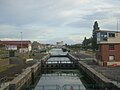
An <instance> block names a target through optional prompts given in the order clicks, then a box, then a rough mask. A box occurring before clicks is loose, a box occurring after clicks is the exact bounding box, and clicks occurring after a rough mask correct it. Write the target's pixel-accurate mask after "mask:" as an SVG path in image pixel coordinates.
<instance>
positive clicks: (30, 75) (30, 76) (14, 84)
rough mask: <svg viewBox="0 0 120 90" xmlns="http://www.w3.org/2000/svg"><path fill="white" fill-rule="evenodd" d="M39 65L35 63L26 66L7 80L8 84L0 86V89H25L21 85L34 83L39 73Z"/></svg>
mask: <svg viewBox="0 0 120 90" xmlns="http://www.w3.org/2000/svg"><path fill="white" fill-rule="evenodd" d="M40 67H41V64H40V63H36V64H34V65H33V66H32V67H28V68H26V69H25V70H24V72H23V73H21V74H20V75H19V76H17V77H16V78H15V79H13V80H12V81H11V82H9V84H7V85H4V86H3V87H1V88H0V90H25V89H26V88H23V87H24V86H25V85H26V86H28V85H30V84H31V83H34V80H35V78H36V77H37V76H38V74H40Z"/></svg>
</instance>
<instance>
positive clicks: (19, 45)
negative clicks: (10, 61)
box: [0, 41, 31, 52]
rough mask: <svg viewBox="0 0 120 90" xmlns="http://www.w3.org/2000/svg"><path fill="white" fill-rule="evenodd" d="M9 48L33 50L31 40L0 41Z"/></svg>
mask: <svg viewBox="0 0 120 90" xmlns="http://www.w3.org/2000/svg"><path fill="white" fill-rule="evenodd" d="M0 44H3V45H5V46H6V49H7V50H19V51H23V50H24V51H25V52H26V51H31V41H0Z"/></svg>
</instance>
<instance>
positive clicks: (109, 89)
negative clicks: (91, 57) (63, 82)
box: [78, 61, 120, 90]
mask: <svg viewBox="0 0 120 90" xmlns="http://www.w3.org/2000/svg"><path fill="white" fill-rule="evenodd" d="M78 65H79V66H78V67H79V68H81V69H82V70H83V71H84V72H85V73H86V74H87V75H89V76H90V77H91V78H92V79H93V80H95V81H96V82H97V84H98V85H99V86H100V87H101V86H102V87H103V89H102V90H120V86H119V85H115V84H114V82H112V81H110V80H109V79H107V78H106V77H104V76H103V75H102V74H101V73H99V72H97V71H95V70H94V69H93V68H91V67H90V66H88V65H87V64H85V63H83V62H81V61H79V63H78Z"/></svg>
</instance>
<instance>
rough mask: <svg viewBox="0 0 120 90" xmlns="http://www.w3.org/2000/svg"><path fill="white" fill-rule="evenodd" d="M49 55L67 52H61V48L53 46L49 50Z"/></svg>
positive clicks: (65, 53)
mask: <svg viewBox="0 0 120 90" xmlns="http://www.w3.org/2000/svg"><path fill="white" fill-rule="evenodd" d="M49 53H50V54H51V55H67V53H68V52H63V50H62V49H61V48H54V49H51V50H50V51H49Z"/></svg>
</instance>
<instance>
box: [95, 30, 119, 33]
mask: <svg viewBox="0 0 120 90" xmlns="http://www.w3.org/2000/svg"><path fill="white" fill-rule="evenodd" d="M95 32H116V33H120V31H113V30H95Z"/></svg>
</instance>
